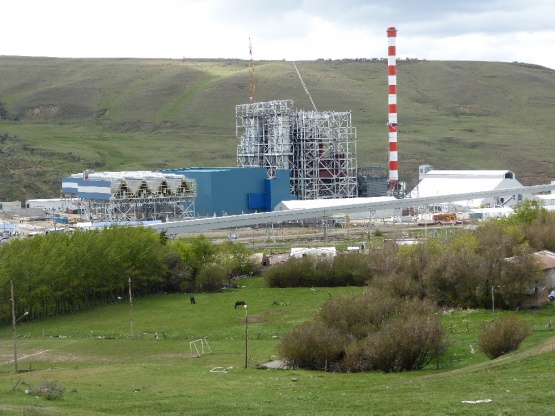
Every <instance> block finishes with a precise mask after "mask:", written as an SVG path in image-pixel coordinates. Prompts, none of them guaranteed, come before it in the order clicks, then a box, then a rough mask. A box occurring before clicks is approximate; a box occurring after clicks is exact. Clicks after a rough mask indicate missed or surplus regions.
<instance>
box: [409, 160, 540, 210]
mask: <svg viewBox="0 0 555 416" xmlns="http://www.w3.org/2000/svg"><path fill="white" fill-rule="evenodd" d="M422 168H424V169H422ZM426 168H429V170H428V169H426ZM419 179H420V182H419V183H418V185H417V186H416V187H415V188H414V189H413V190H412V191H411V192H410V193H409V198H423V197H432V196H443V195H451V194H459V193H471V192H479V191H493V190H496V189H508V188H523V185H522V184H521V183H520V182H519V181H518V180H517V179H516V177H515V174H514V173H513V172H511V171H510V170H435V169H431V167H430V166H422V167H421V168H420V175H419ZM531 197H532V195H525V194H515V195H512V196H511V197H509V198H499V199H496V198H492V197H489V198H477V199H470V200H466V201H453V203H454V204H455V205H460V206H463V207H468V208H477V207H510V206H514V205H516V204H518V203H519V201H522V200H523V199H526V198H531Z"/></svg>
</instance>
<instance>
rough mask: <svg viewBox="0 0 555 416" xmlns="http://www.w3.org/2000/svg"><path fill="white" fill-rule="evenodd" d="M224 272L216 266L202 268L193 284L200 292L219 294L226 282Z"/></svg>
mask: <svg viewBox="0 0 555 416" xmlns="http://www.w3.org/2000/svg"><path fill="white" fill-rule="evenodd" d="M226 278H227V276H226V273H225V270H224V269H222V268H221V267H219V266H216V265H210V266H204V267H203V268H201V269H200V271H199V273H198V275H197V277H196V279H195V282H196V287H197V290H198V291H200V292H219V291H220V290H221V289H222V287H223V286H224V285H225V282H226Z"/></svg>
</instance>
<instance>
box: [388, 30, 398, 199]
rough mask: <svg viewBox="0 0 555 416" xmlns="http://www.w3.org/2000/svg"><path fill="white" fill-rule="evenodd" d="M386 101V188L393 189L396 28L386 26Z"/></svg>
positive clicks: (395, 126)
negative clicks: (387, 177) (387, 150)
mask: <svg viewBox="0 0 555 416" xmlns="http://www.w3.org/2000/svg"><path fill="white" fill-rule="evenodd" d="M387 41H388V48H387V94H388V98H387V102H388V119H387V126H388V130H389V180H388V189H390V190H393V189H395V187H396V185H397V181H398V180H399V172H398V169H399V161H398V159H397V156H398V155H397V49H396V48H397V46H396V41H397V29H395V27H393V26H392V27H388V28H387Z"/></svg>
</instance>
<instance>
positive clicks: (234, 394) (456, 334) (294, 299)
mask: <svg viewBox="0 0 555 416" xmlns="http://www.w3.org/2000/svg"><path fill="white" fill-rule="evenodd" d="M241 284H242V285H244V286H245V287H243V288H241V289H238V290H233V291H230V292H228V293H218V294H195V299H196V304H191V303H190V302H189V296H188V295H185V294H172V295H156V296H151V297H145V298H139V299H134V301H133V328H134V332H135V335H136V336H135V339H131V338H130V335H131V314H130V305H129V303H128V302H127V301H122V303H118V304H114V305H110V306H106V307H101V308H96V309H91V310H86V311H81V312H76V313H74V314H71V315H65V316H58V317H52V318H49V319H45V320H40V321H36V322H24V321H22V322H21V323H20V324H19V325H18V327H17V331H18V332H17V333H18V335H19V336H18V338H17V352H18V367H19V370H20V372H19V373H17V374H15V373H14V364H13V343H12V328H11V326H4V327H2V328H0V355H1V357H0V414H1V415H3V414H6V415H8V414H10V415H11V414H18V415H21V414H36V415H54V414H56V415H70V414H72V415H73V414H83V415H104V414H108V415H109V414H112V415H127V414H139V415H150V414H167V415H182V414H194V415H214V414H230V413H238V414H242V415H261V414H264V415H316V414H318V415H353V414H360V415H422V414H426V415H475V414H480V415H527V414H534V415H547V414H552V413H553V410H552V409H553V404H554V403H555V336H554V335H555V332H554V331H552V330H551V328H550V327H549V324H550V322H551V320H552V318H553V316H554V312H555V305H548V306H546V307H544V308H542V309H540V310H528V311H521V312H518V316H519V317H520V318H521V319H524V320H527V321H530V322H533V324H534V327H535V330H534V332H533V334H532V336H531V337H529V338H528V339H527V340H525V342H524V343H523V345H522V346H521V348H520V349H519V350H517V351H515V352H513V353H511V354H508V355H506V356H503V357H500V358H498V359H496V360H492V361H490V360H488V359H487V358H486V356H485V355H484V354H481V353H479V352H476V353H475V354H472V353H471V349H470V345H472V346H473V348H474V349H475V350H478V348H477V343H476V341H477V337H478V331H479V329H480V327H481V325H483V323H484V322H489V321H490V320H491V318H492V311H446V312H445V313H443V315H442V320H443V323H444V325H445V327H446V329H447V332H448V333H449V336H450V340H451V342H452V345H451V347H450V349H449V352H448V354H447V355H446V356H445V357H443V358H442V359H441V360H440V361H439V362H438V363H432V364H430V365H429V366H428V367H426V368H425V369H424V370H422V371H418V372H410V373H400V374H380V373H365V374H360V373H353V374H337V373H329V372H316V371H305V370H275V369H258V368H256V366H257V364H262V363H265V362H267V361H269V360H270V359H271V358H272V357H273V356H274V355H275V354H276V347H277V345H278V343H279V338H280V337H281V336H282V335H283V334H285V333H286V332H287V331H288V330H290V329H291V328H292V327H293V326H295V325H297V324H299V323H301V322H304V321H305V320H308V319H311V318H312V317H313V316H314V313H315V311H316V310H317V309H318V308H319V306H320V305H322V303H323V302H325V301H326V299H328V297H329V294H331V295H332V296H340V295H343V294H347V293H353V292H360V291H361V290H362V288H354V287H351V288H329V289H327V288H326V289H322V290H318V291H313V290H311V289H307V288H305V289H303V288H296V289H270V288H266V287H264V285H263V282H262V279H260V278H250V279H246V280H244V281H241ZM237 300H244V301H245V302H247V304H248V308H247V310H246V311H245V310H244V309H234V303H235V301H237ZM246 313H248V344H247V347H248V348H247V351H248V353H247V354H246V348H245V327H246V325H245V315H246ZM508 313H515V312H501V311H496V314H495V316H496V317H499V316H501V315H503V314H508ZM156 333H157V334H158V337H159V339H156V335H155V334H156ZM204 337H207V338H206V339H207V341H208V345H209V347H210V349H211V351H212V353H206V354H204V355H202V356H201V357H191V355H190V353H191V346H190V342H191V341H194V340H197V339H201V338H204ZM199 349H200V345H199ZM193 352H194V353H196V351H195V350H194V349H193ZM205 352H208V349H206V350H205ZM245 360H246V361H247V363H248V368H244V367H245ZM217 367H221V368H224V369H225V372H212V371H211V370H213V369H215V368H217ZM438 367H439V368H438ZM39 381H54V382H56V383H58V384H59V385H63V386H64V387H65V393H64V394H63V397H62V398H61V399H58V400H46V399H45V398H43V397H38V396H36V395H34V394H26V393H25V390H26V389H31V388H32V387H33V386H35V385H36V384H37V382H39ZM481 400H487V402H478V403H465V401H471V402H472V401H481ZM490 400H491V401H490Z"/></svg>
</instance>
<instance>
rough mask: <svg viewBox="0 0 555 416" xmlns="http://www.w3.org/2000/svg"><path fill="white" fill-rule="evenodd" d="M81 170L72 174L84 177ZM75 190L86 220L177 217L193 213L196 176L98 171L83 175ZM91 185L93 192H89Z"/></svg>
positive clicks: (173, 218) (166, 219)
mask: <svg viewBox="0 0 555 416" xmlns="http://www.w3.org/2000/svg"><path fill="white" fill-rule="evenodd" d="M82 175H83V174H75V175H72V178H79V177H85V176H82ZM80 187H81V189H82V191H81V192H78V193H77V194H72V193H66V194H64V197H65V198H69V199H73V198H75V197H79V198H81V207H82V208H84V210H85V211H86V212H87V216H88V218H89V219H90V220H95V221H107V222H124V221H147V220H163V221H169V220H179V219H185V218H189V217H193V216H194V200H195V197H196V195H197V189H196V180H195V179H191V178H186V177H185V176H183V175H175V174H161V173H159V172H102V173H92V174H87V175H86V180H83V181H82V184H81V185H80ZM91 189H94V192H91Z"/></svg>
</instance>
